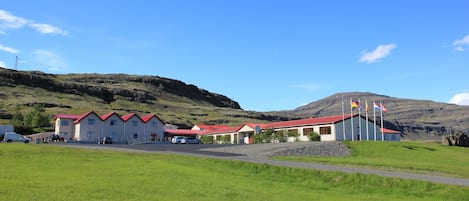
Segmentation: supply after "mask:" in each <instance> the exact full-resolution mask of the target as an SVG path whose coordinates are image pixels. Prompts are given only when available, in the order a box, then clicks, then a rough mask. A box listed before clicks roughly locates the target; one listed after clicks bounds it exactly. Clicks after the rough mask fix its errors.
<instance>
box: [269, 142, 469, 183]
mask: <svg viewBox="0 0 469 201" xmlns="http://www.w3.org/2000/svg"><path fill="white" fill-rule="evenodd" d="M345 143H346V145H347V146H348V147H349V148H351V150H352V155H351V156H348V157H277V158H276V159H280V160H292V161H301V162H320V163H327V164H340V165H349V166H367V167H373V168H378V169H394V170H396V169H397V170H399V171H411V172H419V173H426V174H443V175H450V176H455V177H463V178H469V148H464V147H450V146H444V145H440V144H437V143H430V142H366V141H359V142H357V141H355V142H350V141H346V142H345Z"/></svg>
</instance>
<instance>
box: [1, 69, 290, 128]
mask: <svg viewBox="0 0 469 201" xmlns="http://www.w3.org/2000/svg"><path fill="white" fill-rule="evenodd" d="M17 104H18V105H20V106H22V107H21V108H22V110H23V111H27V110H28V109H29V108H30V107H29V106H32V105H34V104H41V105H44V106H45V109H46V113H47V114H49V115H50V117H51V119H52V117H53V115H55V114H58V113H72V114H82V113H85V112H87V111H91V110H93V111H96V112H97V113H98V114H104V113H108V112H110V111H115V112H117V113H119V114H127V113H140V114H148V113H154V114H157V115H158V116H159V117H160V118H162V119H163V120H164V121H166V122H169V123H171V124H176V125H179V126H181V127H183V128H187V127H191V126H192V125H193V124H194V123H206V124H229V125H230V124H231V125H239V124H241V123H243V122H246V121H266V120H273V119H284V118H283V117H277V116H272V115H269V114H264V113H257V112H252V111H244V110H242V109H241V107H240V105H239V104H238V103H237V102H236V101H234V100H232V99H230V98H228V97H226V96H223V95H220V94H216V93H212V92H209V91H207V90H204V89H200V88H198V87H197V86H194V85H190V84H186V83H184V82H181V81H179V80H174V79H169V78H163V77H158V76H138V75H125V74H64V75H59V74H46V73H42V72H37V71H15V70H11V69H4V68H0V123H9V120H10V119H11V118H12V116H13V113H14V111H15V107H16V105H17Z"/></svg>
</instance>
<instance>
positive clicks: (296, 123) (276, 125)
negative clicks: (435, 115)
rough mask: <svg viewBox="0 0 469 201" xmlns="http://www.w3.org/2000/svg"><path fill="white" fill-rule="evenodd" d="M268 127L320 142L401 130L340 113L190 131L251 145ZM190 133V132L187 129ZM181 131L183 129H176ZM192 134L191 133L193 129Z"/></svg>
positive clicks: (395, 137) (378, 137)
mask: <svg viewBox="0 0 469 201" xmlns="http://www.w3.org/2000/svg"><path fill="white" fill-rule="evenodd" d="M268 129H271V130H273V131H275V132H283V133H284V134H285V135H286V136H290V137H288V138H287V139H288V141H309V140H310V138H309V135H310V134H311V133H313V132H314V133H317V134H319V136H320V140H321V141H343V140H351V141H353V140H357V141H358V140H369V141H400V139H401V135H400V134H401V133H400V132H399V131H394V130H390V129H386V128H381V127H380V126H379V125H375V123H374V122H373V121H371V120H368V121H366V119H365V118H364V117H363V116H359V115H353V116H351V115H345V116H343V115H339V116H327V117H317V118H309V119H300V120H291V121H281V122H273V123H265V124H257V123H245V124H243V125H241V126H238V127H230V126H223V125H195V126H194V127H193V128H192V130H199V131H202V132H201V133H198V134H197V135H198V136H199V137H200V136H204V135H206V136H210V137H211V138H212V139H213V142H214V143H226V142H228V143H231V144H251V143H253V138H254V136H255V135H256V134H259V133H261V132H265V131H266V130H268ZM187 132H188V133H191V131H187ZM179 133H180V134H183V133H184V132H183V131H179ZM192 134H194V133H193V132H192Z"/></svg>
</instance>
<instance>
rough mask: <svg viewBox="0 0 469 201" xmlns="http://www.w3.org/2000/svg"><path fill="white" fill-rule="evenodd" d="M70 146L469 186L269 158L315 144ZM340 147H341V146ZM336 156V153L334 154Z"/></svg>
mask: <svg viewBox="0 0 469 201" xmlns="http://www.w3.org/2000/svg"><path fill="white" fill-rule="evenodd" d="M337 144H341V143H335V144H331V145H329V146H330V147H332V148H331V150H334V149H335V148H334V147H333V146H336V145H337ZM67 146H72V147H78V148H87V149H112V150H118V151H130V152H146V153H149V152H150V153H154V152H156V153H166V154H182V155H190V156H197V157H209V158H217V159H225V160H239V161H245V162H251V163H260V164H269V165H276V166H285V167H295V168H306V169H314V170H321V171H339V172H345V173H360V174H369V175H378V176H383V177H393V178H401V179H415V180H421V181H429V182H433V183H440V184H449V185H458V186H467V187H469V179H463V178H453V177H446V176H436V175H426V174H417V173H405V172H398V171H385V170H376V169H369V168H356V167H347V166H340V165H325V164H318V163H303V162H291V161H278V160H271V159H269V158H268V156H270V155H272V153H276V152H278V151H279V150H280V151H281V150H285V149H295V148H302V149H303V148H308V147H309V146H315V144H312V143H281V144H254V145H171V144H142V145H105V146H103V145H100V146H98V145H79V144H76V145H71V144H68V145H67ZM338 146H340V145H338ZM333 154H336V153H333Z"/></svg>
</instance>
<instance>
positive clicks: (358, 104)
mask: <svg viewBox="0 0 469 201" xmlns="http://www.w3.org/2000/svg"><path fill="white" fill-rule="evenodd" d="M351 106H352V108H359V107H360V103H358V102H357V101H352V104H351Z"/></svg>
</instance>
